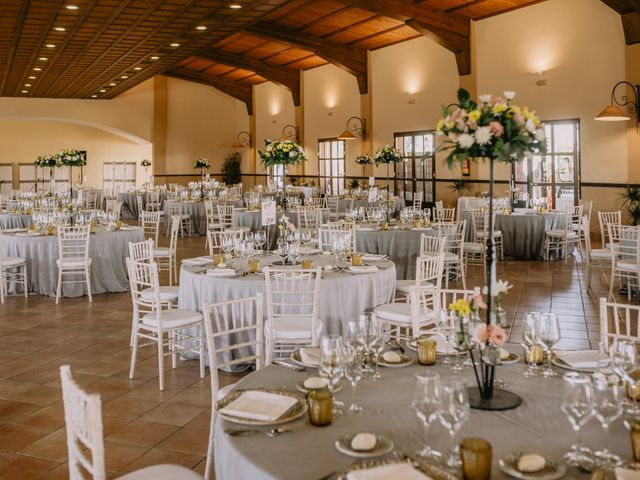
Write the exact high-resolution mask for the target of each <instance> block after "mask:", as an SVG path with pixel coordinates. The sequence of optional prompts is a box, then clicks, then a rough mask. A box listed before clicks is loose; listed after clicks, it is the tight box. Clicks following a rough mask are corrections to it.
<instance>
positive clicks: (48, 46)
mask: <svg viewBox="0 0 640 480" xmlns="http://www.w3.org/2000/svg"><path fill="white" fill-rule="evenodd" d="M45 46H46V47H47V48H56V46H55V45H54V44H53V43H47V44H46V45H45Z"/></svg>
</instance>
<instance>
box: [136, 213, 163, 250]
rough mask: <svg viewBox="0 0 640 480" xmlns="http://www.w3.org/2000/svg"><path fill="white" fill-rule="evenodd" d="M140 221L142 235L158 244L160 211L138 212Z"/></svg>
mask: <svg viewBox="0 0 640 480" xmlns="http://www.w3.org/2000/svg"><path fill="white" fill-rule="evenodd" d="M140 223H141V226H142V229H143V231H144V237H145V238H146V239H151V240H153V241H154V243H155V245H157V244H158V238H159V236H160V212H145V211H142V212H140Z"/></svg>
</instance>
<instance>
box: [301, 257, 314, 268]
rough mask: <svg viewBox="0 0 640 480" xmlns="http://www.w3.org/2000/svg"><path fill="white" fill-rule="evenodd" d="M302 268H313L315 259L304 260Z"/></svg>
mask: <svg viewBox="0 0 640 480" xmlns="http://www.w3.org/2000/svg"><path fill="white" fill-rule="evenodd" d="M302 268H303V270H309V269H310V268H313V260H309V259H305V260H302Z"/></svg>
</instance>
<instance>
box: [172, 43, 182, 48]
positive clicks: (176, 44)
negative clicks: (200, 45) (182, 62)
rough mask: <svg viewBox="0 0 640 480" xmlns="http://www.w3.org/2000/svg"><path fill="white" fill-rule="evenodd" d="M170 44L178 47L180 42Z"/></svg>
mask: <svg viewBox="0 0 640 480" xmlns="http://www.w3.org/2000/svg"><path fill="white" fill-rule="evenodd" d="M171 46H172V47H173V48H176V47H179V46H180V44H179V43H172V44H171Z"/></svg>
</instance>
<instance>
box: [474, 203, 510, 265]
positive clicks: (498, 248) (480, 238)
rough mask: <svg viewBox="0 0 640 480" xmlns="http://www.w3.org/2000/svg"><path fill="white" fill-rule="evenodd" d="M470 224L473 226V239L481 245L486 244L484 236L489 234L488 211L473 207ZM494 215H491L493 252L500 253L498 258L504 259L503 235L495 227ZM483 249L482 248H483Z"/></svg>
mask: <svg viewBox="0 0 640 480" xmlns="http://www.w3.org/2000/svg"><path fill="white" fill-rule="evenodd" d="M471 220H472V223H471V226H472V227H473V241H474V243H479V244H482V245H485V244H486V240H485V239H486V238H487V237H488V236H489V213H488V212H484V211H483V210H482V209H479V208H474V209H472V210H471ZM495 225H496V216H495V215H493V227H494V229H493V244H494V247H495V250H494V251H495V252H496V254H497V255H500V260H504V245H503V235H502V231H501V230H496V229H495ZM483 250H484V249H483Z"/></svg>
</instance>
